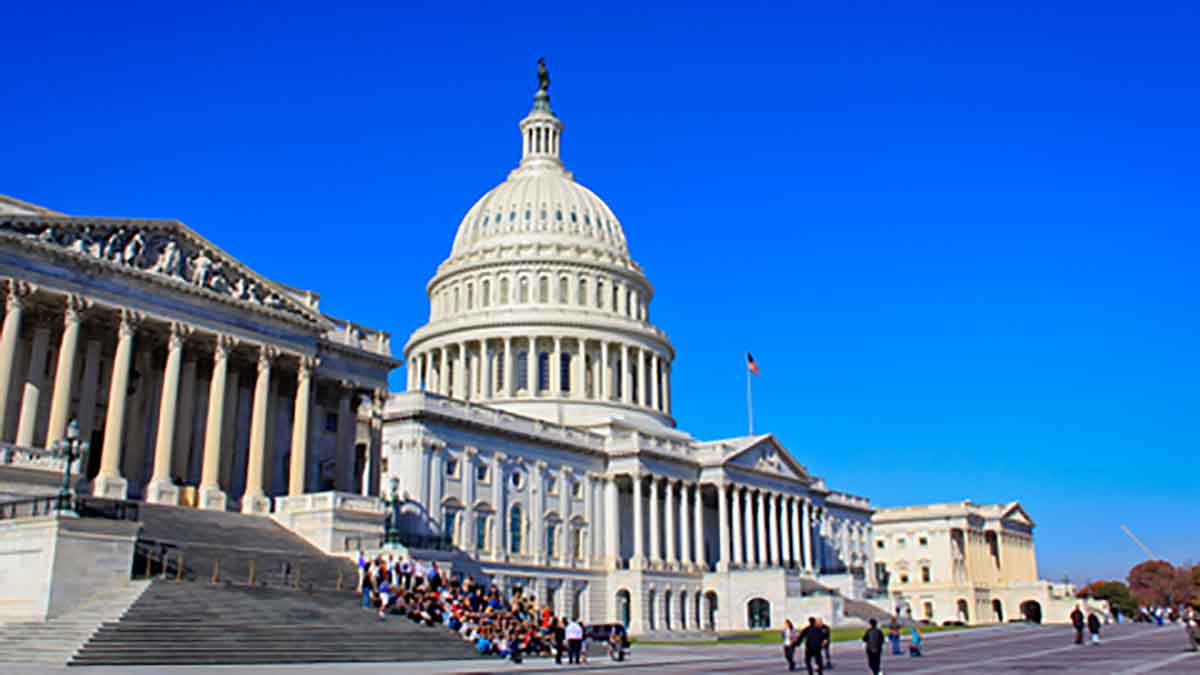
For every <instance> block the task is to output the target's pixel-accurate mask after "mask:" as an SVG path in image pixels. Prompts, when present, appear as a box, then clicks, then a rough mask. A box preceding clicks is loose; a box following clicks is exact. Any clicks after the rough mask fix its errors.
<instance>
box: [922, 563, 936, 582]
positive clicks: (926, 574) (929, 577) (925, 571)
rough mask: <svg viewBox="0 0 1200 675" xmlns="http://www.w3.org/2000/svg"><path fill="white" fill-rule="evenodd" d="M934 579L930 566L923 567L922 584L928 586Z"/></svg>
mask: <svg viewBox="0 0 1200 675" xmlns="http://www.w3.org/2000/svg"><path fill="white" fill-rule="evenodd" d="M932 578H933V577H932V575H931V574H930V573H929V566H928V565H924V566H922V567H921V583H923V584H927V583H929V582H930V581H931V580H932Z"/></svg>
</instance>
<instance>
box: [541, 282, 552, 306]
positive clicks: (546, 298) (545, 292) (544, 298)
mask: <svg viewBox="0 0 1200 675" xmlns="http://www.w3.org/2000/svg"><path fill="white" fill-rule="evenodd" d="M538 302H540V303H542V304H546V303H548V302H550V279H549V278H547V277H538Z"/></svg>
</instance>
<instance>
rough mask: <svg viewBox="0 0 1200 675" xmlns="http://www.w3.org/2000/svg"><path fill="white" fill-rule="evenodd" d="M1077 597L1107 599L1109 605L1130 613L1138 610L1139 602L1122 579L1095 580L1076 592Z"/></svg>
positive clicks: (1124, 612) (1127, 613)
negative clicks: (1134, 599)
mask: <svg viewBox="0 0 1200 675" xmlns="http://www.w3.org/2000/svg"><path fill="white" fill-rule="evenodd" d="M1075 597H1077V598H1095V599H1097V600H1107V601H1108V606H1109V607H1112V608H1113V609H1116V610H1120V612H1121V613H1122V614H1125V615H1129V614H1134V613H1136V612H1137V603H1136V602H1134V601H1133V596H1131V595H1129V587H1128V586H1126V585H1125V583H1124V582H1122V581H1115V580H1114V581H1093V582H1092V583H1090V584H1088V585H1087V586H1084V587H1083V588H1081V589H1079V590H1078V591H1077V592H1076V593H1075Z"/></svg>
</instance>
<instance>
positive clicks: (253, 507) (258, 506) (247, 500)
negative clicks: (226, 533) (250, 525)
mask: <svg viewBox="0 0 1200 675" xmlns="http://www.w3.org/2000/svg"><path fill="white" fill-rule="evenodd" d="M242 513H260V514H261V513H268V514H269V513H271V498H270V497H266V496H263V495H258V496H252V495H246V496H245V497H242Z"/></svg>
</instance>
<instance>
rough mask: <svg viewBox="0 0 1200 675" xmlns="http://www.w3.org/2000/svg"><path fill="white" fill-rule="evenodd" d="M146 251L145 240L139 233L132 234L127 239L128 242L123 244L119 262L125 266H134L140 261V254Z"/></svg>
mask: <svg viewBox="0 0 1200 675" xmlns="http://www.w3.org/2000/svg"><path fill="white" fill-rule="evenodd" d="M145 250H146V240H145V238H143V237H142V233H141V232H134V233H133V236H132V237H130V238H129V242H128V243H127V244H125V250H124V251H122V252H121V262H123V263H125V264H126V265H130V266H136V265H137V264H138V261H139V260H141V257H142V252H143V251H145Z"/></svg>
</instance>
